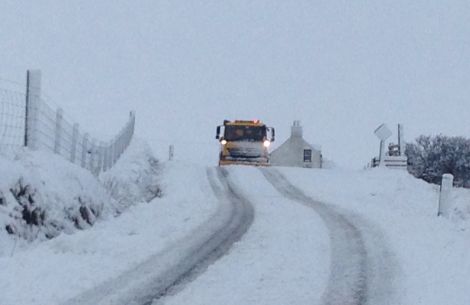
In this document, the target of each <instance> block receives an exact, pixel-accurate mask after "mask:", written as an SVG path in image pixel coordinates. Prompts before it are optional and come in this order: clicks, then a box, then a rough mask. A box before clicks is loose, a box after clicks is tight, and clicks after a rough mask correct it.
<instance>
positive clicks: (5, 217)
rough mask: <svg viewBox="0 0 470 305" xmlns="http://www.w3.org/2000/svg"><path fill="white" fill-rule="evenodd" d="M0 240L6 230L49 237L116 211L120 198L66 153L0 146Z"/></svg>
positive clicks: (31, 237)
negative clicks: (9, 149) (6, 151)
mask: <svg viewBox="0 0 470 305" xmlns="http://www.w3.org/2000/svg"><path fill="white" fill-rule="evenodd" d="M0 169H1V175H2V179H1V180H0V244H1V241H2V236H3V238H7V236H6V235H15V236H17V237H19V238H21V239H23V240H28V241H32V240H35V239H49V238H53V237H55V236H57V235H59V234H60V233H61V232H67V233H70V232H73V231H74V230H76V229H83V228H86V227H89V226H90V225H92V224H93V223H94V222H95V220H96V219H97V218H98V217H100V216H103V215H115V214H117V210H118V204H117V202H116V201H115V200H113V198H112V197H111V196H109V194H107V193H106V190H105V189H104V188H103V187H102V186H101V185H100V183H99V181H98V180H97V179H96V177H94V176H93V175H92V174H91V173H89V172H88V171H87V170H84V169H82V168H80V167H78V166H76V165H73V164H71V163H69V162H68V161H66V160H64V159H63V158H62V157H59V156H56V155H53V154H49V153H44V152H39V151H38V152H31V151H28V150H26V149H19V150H18V151H16V152H11V151H10V152H9V153H7V154H5V153H4V152H0Z"/></svg>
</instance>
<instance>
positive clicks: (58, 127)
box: [54, 108, 64, 155]
mask: <svg viewBox="0 0 470 305" xmlns="http://www.w3.org/2000/svg"><path fill="white" fill-rule="evenodd" d="M63 117H64V111H63V110H62V108H59V109H57V112H56V116H55V141H54V153H56V154H59V155H60V148H61V147H60V145H61V142H62V125H63V122H62V121H63Z"/></svg>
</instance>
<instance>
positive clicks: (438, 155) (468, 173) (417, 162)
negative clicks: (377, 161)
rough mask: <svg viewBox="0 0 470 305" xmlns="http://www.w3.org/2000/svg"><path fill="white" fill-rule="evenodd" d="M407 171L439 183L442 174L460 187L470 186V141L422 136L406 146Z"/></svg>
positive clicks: (461, 138) (459, 138) (439, 136)
mask: <svg viewBox="0 0 470 305" xmlns="http://www.w3.org/2000/svg"><path fill="white" fill-rule="evenodd" d="M406 155H407V157H408V171H409V172H410V173H411V174H412V175H414V176H415V177H417V178H420V179H423V180H425V181H427V182H430V183H435V184H439V183H440V181H441V178H442V175H443V174H445V173H450V174H452V175H454V183H455V185H457V186H465V187H470V139H466V138H463V137H447V136H443V135H438V136H433V137H431V136H420V137H418V138H417V139H416V143H409V144H407V147H406Z"/></svg>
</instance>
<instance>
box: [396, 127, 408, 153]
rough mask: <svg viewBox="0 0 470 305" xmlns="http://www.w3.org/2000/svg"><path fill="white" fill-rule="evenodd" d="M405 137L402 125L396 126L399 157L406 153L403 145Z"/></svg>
mask: <svg viewBox="0 0 470 305" xmlns="http://www.w3.org/2000/svg"><path fill="white" fill-rule="evenodd" d="M404 137H405V135H404V133H403V125H402V124H398V147H399V148H400V156H402V157H403V156H404V155H405V152H406V144H405V138H404Z"/></svg>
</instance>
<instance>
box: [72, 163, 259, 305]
mask: <svg viewBox="0 0 470 305" xmlns="http://www.w3.org/2000/svg"><path fill="white" fill-rule="evenodd" d="M215 171H216V172H217V178H216V177H215V174H214V170H211V169H207V177H208V179H209V182H210V185H211V188H212V190H213V192H214V194H215V196H216V197H217V199H218V200H219V202H220V205H219V207H218V210H217V212H216V213H215V214H214V215H213V216H212V217H211V218H210V219H209V220H208V221H207V222H206V223H204V224H202V225H201V226H200V227H198V228H196V229H195V230H194V231H193V232H194V234H191V236H188V237H186V238H184V239H183V240H181V241H180V242H178V243H177V244H175V245H174V246H173V247H171V248H169V249H166V250H164V251H163V252H161V253H158V254H156V255H153V256H151V257H149V258H148V259H147V260H146V261H144V262H143V263H141V264H139V265H138V266H136V267H135V268H133V269H132V270H130V271H128V272H125V273H124V274H122V275H120V276H119V277H117V278H114V279H111V280H108V281H106V282H105V283H103V284H101V285H99V286H98V287H95V288H93V289H91V290H89V291H86V292H85V293H82V294H80V295H78V296H77V297H75V298H73V299H71V300H69V301H67V302H65V303H64V305H85V304H86V305H88V304H106V305H118V304H119V305H151V304H158V303H159V299H161V298H163V297H166V296H170V295H172V294H175V293H177V292H178V291H180V290H181V289H183V288H184V286H185V284H187V283H189V282H190V281H192V280H194V279H195V278H196V277H197V276H198V275H200V274H201V273H203V272H204V271H205V270H206V269H207V267H208V266H209V265H211V264H212V263H214V262H215V261H216V260H218V259H219V258H220V257H222V256H223V255H225V254H226V253H227V252H228V251H229V250H230V248H231V246H232V245H233V244H234V243H235V242H237V241H238V240H240V239H241V237H242V236H243V235H244V234H245V232H246V231H247V230H248V228H249V227H250V226H251V224H252V223H253V220H254V208H253V206H252V204H251V203H250V202H249V201H248V200H247V199H245V197H244V196H243V195H241V193H240V192H239V191H238V190H236V189H235V186H234V185H233V183H232V182H231V180H230V178H229V174H228V172H227V170H226V169H223V168H216V169H215ZM217 180H218V182H217Z"/></svg>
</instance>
